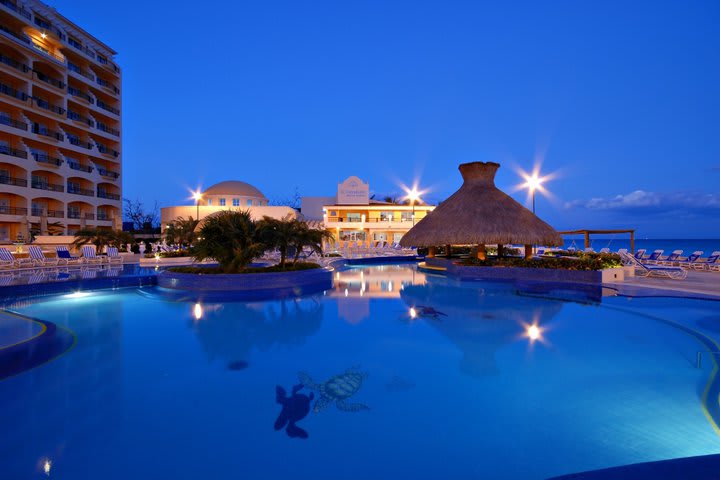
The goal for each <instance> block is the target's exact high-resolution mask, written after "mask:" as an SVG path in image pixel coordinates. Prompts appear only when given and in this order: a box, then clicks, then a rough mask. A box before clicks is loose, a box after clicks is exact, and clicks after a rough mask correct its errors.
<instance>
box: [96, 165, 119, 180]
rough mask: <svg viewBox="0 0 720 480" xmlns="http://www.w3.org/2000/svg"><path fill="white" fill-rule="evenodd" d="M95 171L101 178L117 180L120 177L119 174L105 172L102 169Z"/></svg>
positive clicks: (110, 171) (109, 171) (98, 168)
mask: <svg viewBox="0 0 720 480" xmlns="http://www.w3.org/2000/svg"><path fill="white" fill-rule="evenodd" d="M97 171H98V173H99V174H100V175H102V176H103V177H111V178H118V177H119V176H120V174H119V173H117V172H113V171H112V170H106V169H104V168H102V167H97Z"/></svg>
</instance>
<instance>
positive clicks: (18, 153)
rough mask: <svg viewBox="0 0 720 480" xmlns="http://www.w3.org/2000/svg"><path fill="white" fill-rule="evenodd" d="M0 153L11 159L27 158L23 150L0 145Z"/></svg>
mask: <svg viewBox="0 0 720 480" xmlns="http://www.w3.org/2000/svg"><path fill="white" fill-rule="evenodd" d="M0 153H3V154H5V155H10V156H11V157H17V158H27V152H26V151H25V150H19V149H17V148H12V147H8V146H7V145H0Z"/></svg>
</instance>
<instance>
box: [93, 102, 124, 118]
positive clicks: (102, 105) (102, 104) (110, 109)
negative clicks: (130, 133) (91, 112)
mask: <svg viewBox="0 0 720 480" xmlns="http://www.w3.org/2000/svg"><path fill="white" fill-rule="evenodd" d="M97 106H98V107H100V108H102V109H103V110H106V111H108V112H110V113H113V114H115V115H120V110H118V109H117V108H115V107H111V106H110V105H108V104H107V103H105V102H103V101H102V100H100V99H98V101H97Z"/></svg>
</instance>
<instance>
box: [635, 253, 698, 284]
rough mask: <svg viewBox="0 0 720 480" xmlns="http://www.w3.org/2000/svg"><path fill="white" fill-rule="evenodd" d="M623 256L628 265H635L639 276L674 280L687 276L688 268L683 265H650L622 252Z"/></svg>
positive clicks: (636, 273)
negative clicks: (682, 266)
mask: <svg viewBox="0 0 720 480" xmlns="http://www.w3.org/2000/svg"><path fill="white" fill-rule="evenodd" d="M621 257H622V259H623V261H624V262H625V263H626V264H627V265H632V266H634V267H635V275H637V276H638V277H659V278H671V279H673V280H684V279H685V278H687V274H688V272H687V270H685V269H684V268H681V267H671V266H665V265H648V264H646V263H643V262H641V261H640V260H638V259H637V258H635V257H633V256H632V255H628V254H622V255H621Z"/></svg>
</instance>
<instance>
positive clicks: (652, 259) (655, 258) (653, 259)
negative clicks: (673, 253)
mask: <svg viewBox="0 0 720 480" xmlns="http://www.w3.org/2000/svg"><path fill="white" fill-rule="evenodd" d="M664 251H665V250H654V251H653V253H651V254H650V255H649V256H647V257H643V258H641V259H638V260H642V261H643V262H644V263H657V261H658V260H659V259H660V257H662V254H663V252H664Z"/></svg>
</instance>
